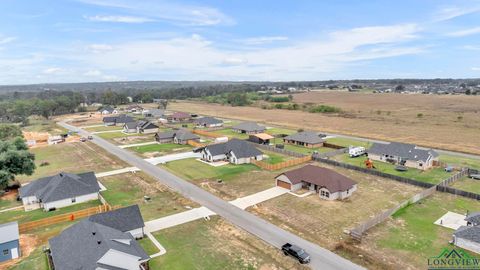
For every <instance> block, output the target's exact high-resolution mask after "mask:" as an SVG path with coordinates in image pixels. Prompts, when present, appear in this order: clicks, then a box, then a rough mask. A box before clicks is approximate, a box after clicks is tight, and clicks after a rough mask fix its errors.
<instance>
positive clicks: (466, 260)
mask: <svg viewBox="0 0 480 270" xmlns="http://www.w3.org/2000/svg"><path fill="white" fill-rule="evenodd" d="M428 269H429V270H456V269H462V270H480V260H479V259H478V258H475V257H473V256H471V255H469V254H468V253H466V252H465V251H463V250H455V249H448V248H445V249H444V250H443V251H442V253H440V255H439V256H436V257H431V258H429V259H428Z"/></svg>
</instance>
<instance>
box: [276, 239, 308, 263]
mask: <svg viewBox="0 0 480 270" xmlns="http://www.w3.org/2000/svg"><path fill="white" fill-rule="evenodd" d="M282 251H283V254H285V256H287V255H290V256H292V257H294V258H296V259H297V260H298V261H299V262H300V263H301V264H304V263H309V262H310V255H308V253H307V252H305V250H303V249H302V248H300V247H298V246H295V245H292V244H290V243H286V244H285V245H283V246H282Z"/></svg>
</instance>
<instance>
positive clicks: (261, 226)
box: [59, 122, 363, 270]
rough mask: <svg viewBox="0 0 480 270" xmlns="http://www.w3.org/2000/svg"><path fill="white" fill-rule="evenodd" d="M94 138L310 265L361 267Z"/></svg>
mask: <svg viewBox="0 0 480 270" xmlns="http://www.w3.org/2000/svg"><path fill="white" fill-rule="evenodd" d="M59 125H60V126H62V127H64V128H67V129H69V130H72V131H77V132H78V133H79V134H80V135H81V136H88V135H91V134H90V133H88V132H86V131H84V130H82V129H80V128H77V127H74V126H72V125H69V124H66V123H64V122H60V123H59ZM93 138H94V139H93V142H94V143H95V144H97V145H99V146H100V147H102V148H104V149H105V150H107V151H108V152H110V153H111V154H113V155H115V156H117V157H118V158H120V159H122V160H124V161H126V162H127V163H129V164H131V165H132V166H135V167H137V168H139V169H140V170H142V171H143V172H145V173H147V174H149V175H150V176H152V177H154V178H155V179H157V180H158V181H160V182H161V183H162V184H164V185H166V186H168V187H170V188H171V189H173V190H175V191H177V192H179V193H180V194H181V195H183V196H184V197H186V198H188V199H190V200H192V201H195V202H197V203H199V204H201V205H202V206H205V207H206V208H208V209H210V210H212V211H213V212H215V213H217V214H218V215H220V216H221V217H223V218H224V219H226V220H228V221H229V222H231V223H232V224H234V225H236V226H238V227H240V228H242V229H244V230H246V231H248V232H250V233H251V234H253V235H255V236H257V237H259V238H260V239H262V240H264V241H265V242H267V243H269V244H271V245H272V246H275V247H277V248H280V247H281V246H282V245H283V244H285V243H287V242H290V243H293V244H296V245H299V246H301V247H302V248H304V249H305V250H306V251H307V252H308V253H310V255H311V263H310V266H311V267H312V268H313V269H322V270H324V269H325V270H327V269H332V270H333V269H363V268H362V267H360V266H358V265H356V264H354V263H352V262H350V261H348V260H346V259H344V258H342V257H340V256H338V255H336V254H335V253H333V252H331V251H329V250H326V249H324V248H322V247H320V246H318V245H316V244H314V243H312V242H309V241H307V240H304V239H302V238H300V237H298V236H296V235H294V234H292V233H290V232H287V231H285V230H283V229H281V228H279V227H277V226H275V225H273V224H271V223H269V222H267V221H265V220H263V219H261V218H259V217H257V216H255V215H253V214H251V213H249V212H246V211H244V210H242V209H240V208H238V207H236V206H234V205H232V204H231V203H229V202H226V201H224V200H222V199H220V198H218V197H216V196H214V195H212V194H211V193H209V192H207V191H205V190H203V189H201V188H200V187H197V186H196V185H194V184H191V183H190V182H188V181H186V180H183V179H181V178H179V177H177V176H175V175H173V174H171V173H169V172H168V171H166V170H164V169H162V168H160V167H157V166H155V165H153V164H151V163H149V162H147V161H145V160H143V159H142V158H140V157H137V156H136V155H134V154H133V153H131V152H129V151H127V150H125V149H122V148H120V147H118V146H116V145H114V144H112V143H110V142H108V141H106V140H104V139H102V138H100V137H98V136H95V135H94V136H93Z"/></svg>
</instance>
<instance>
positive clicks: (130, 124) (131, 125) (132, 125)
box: [123, 122, 137, 129]
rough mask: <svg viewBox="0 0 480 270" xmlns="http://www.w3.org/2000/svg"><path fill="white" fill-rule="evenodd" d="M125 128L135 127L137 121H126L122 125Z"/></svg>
mask: <svg viewBox="0 0 480 270" xmlns="http://www.w3.org/2000/svg"><path fill="white" fill-rule="evenodd" d="M123 126H124V127H126V128H127V129H136V128H137V123H136V122H128V123H125V125H123Z"/></svg>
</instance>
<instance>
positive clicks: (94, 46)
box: [86, 44, 113, 53]
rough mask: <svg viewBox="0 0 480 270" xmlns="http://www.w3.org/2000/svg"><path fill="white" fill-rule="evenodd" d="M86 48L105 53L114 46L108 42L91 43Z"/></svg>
mask: <svg viewBox="0 0 480 270" xmlns="http://www.w3.org/2000/svg"><path fill="white" fill-rule="evenodd" d="M86 49H87V50H88V51H90V52H93V53H104V52H108V51H111V50H113V47H112V46H110V45H108V44H91V45H88V46H87V47H86Z"/></svg>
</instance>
